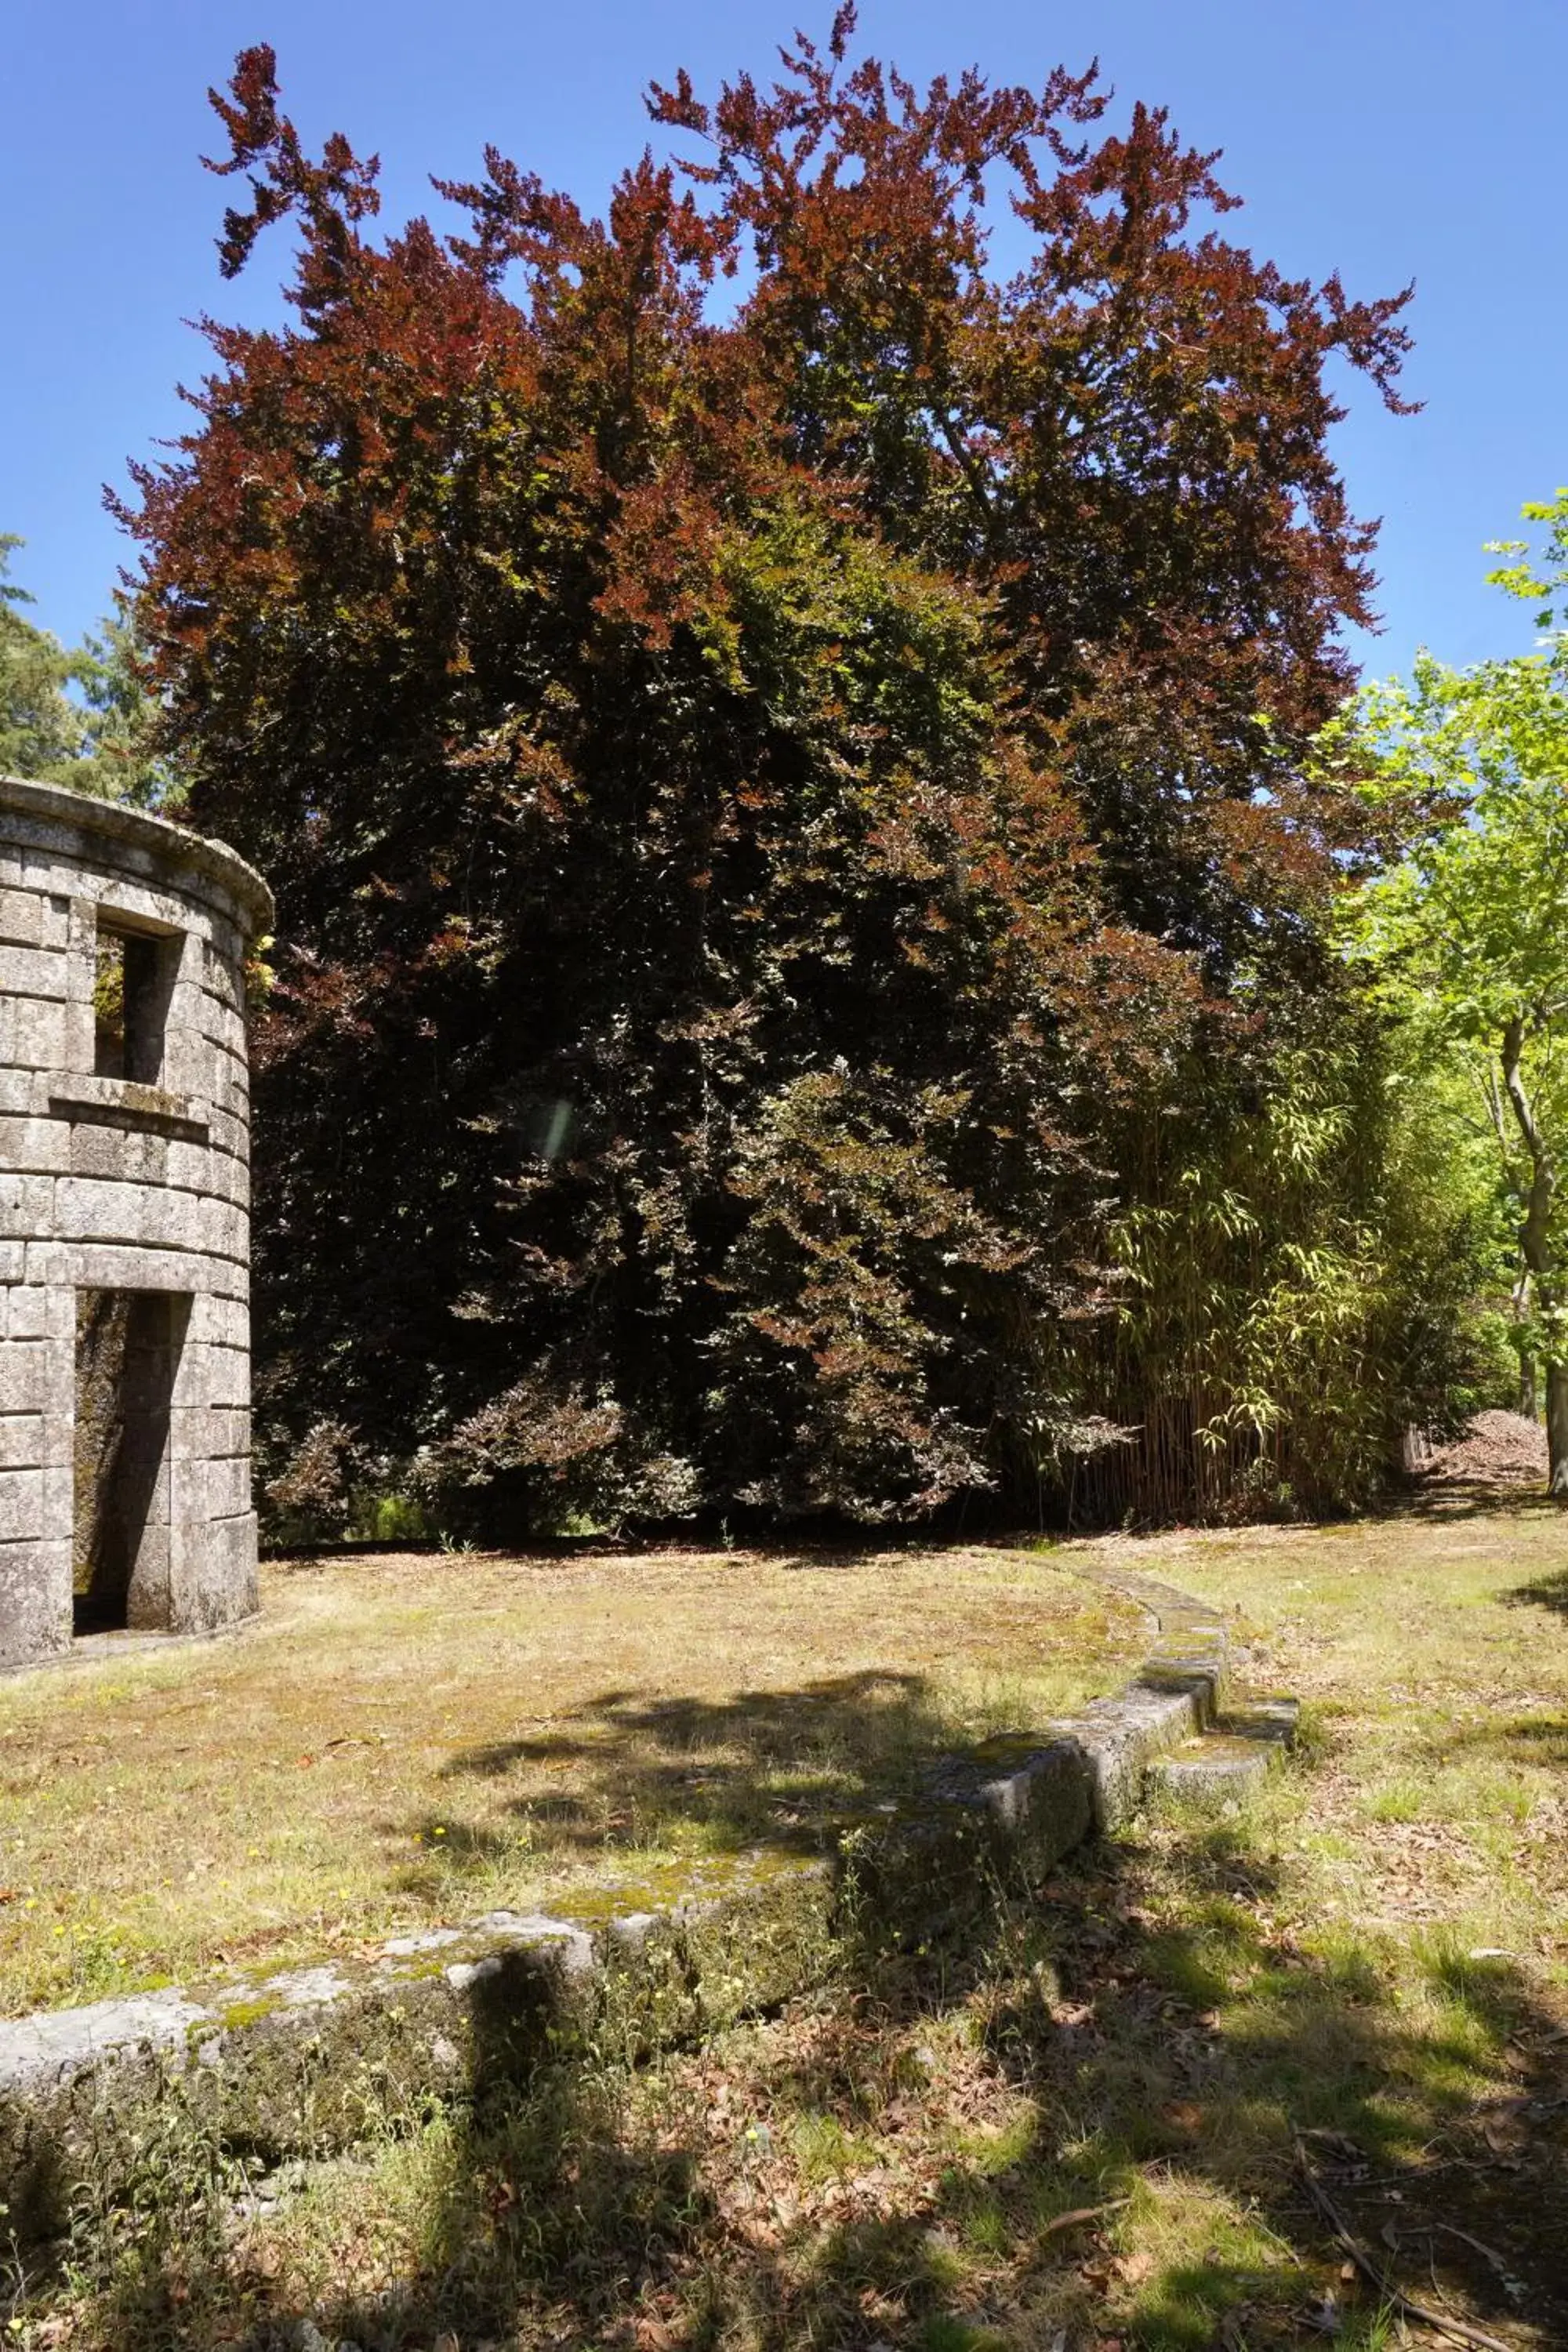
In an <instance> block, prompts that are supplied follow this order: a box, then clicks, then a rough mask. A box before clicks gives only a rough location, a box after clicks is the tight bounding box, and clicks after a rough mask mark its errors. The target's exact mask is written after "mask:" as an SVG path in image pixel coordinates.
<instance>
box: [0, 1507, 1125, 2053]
mask: <svg viewBox="0 0 1568 2352" xmlns="http://www.w3.org/2000/svg"><path fill="white" fill-rule="evenodd" d="M262 1596H263V1606H262V1615H261V1619H260V1621H259V1623H258V1625H257V1626H255V1627H254V1628H253V1629H252V1630H250V1631H248V1632H247V1633H242V1634H240V1635H238V1636H237V1637H236V1638H234V1639H232V1640H229V1641H226V1642H221V1643H203V1644H195V1645H191V1644H181V1645H177V1646H172V1647H171V1648H169V1649H168V1650H166V1651H159V1650H155V1649H151V1650H150V1649H146V1648H142V1649H136V1650H126V1651H123V1652H121V1653H118V1654H117V1653H116V1652H115V1651H114V1650H113V1649H112V1648H110V1650H109V1651H108V1652H107V1653H105V1654H101V1655H99V1656H94V1657H93V1658H92V1659H91V1660H90V1662H88V1663H83V1664H77V1665H73V1666H72V1667H70V1668H68V1669H66V1670H63V1671H62V1670H54V1671H50V1672H47V1673H40V1674H34V1675H26V1676H21V1677H16V1678H14V1679H12V1680H9V1681H4V1682H0V2014H10V2015H16V2014H19V2013H21V2012H23V2011H26V2010H28V2009H31V2008H34V2007H41V2006H45V2005H61V2004H64V2003H68V2002H71V2001H78V2000H96V1999H99V1998H100V1997H102V1996H104V1995H106V1994H109V1993H113V1992H119V1991H124V1990H141V1989H146V1988H148V1987H150V1986H151V1985H153V1984H156V1983H159V1982H169V1981H171V1980H179V1981H184V1980H187V1979H191V1978H193V1977H199V1976H202V1975H204V1974H207V1973H209V1972H211V1971H213V1970H215V1969H222V1968H223V1967H224V1966H225V1965H226V1964H228V1963H233V1964H236V1965H241V1964H243V1965H244V1966H246V1967H247V1968H248V1969H254V1968H255V1967H256V1966H258V1965H268V1964H275V1965H277V1966H279V1967H283V1966H287V1965H289V1964H290V1963H292V1962H294V1961H296V1960H300V1959H321V1958H332V1957H335V1956H348V1957H353V1956H354V1955H356V1954H357V1953H359V1952H361V1951H362V1950H364V1949H367V1948H369V1947H370V1946H372V1945H373V1944H374V1943H375V1942H376V1941H378V1940H379V1939H380V1938H381V1937H383V1936H384V1935H387V1934H390V1933H401V1932H406V1931H408V1930H411V1929H416V1928H418V1927H425V1926H428V1925H430V1924H432V1923H447V1922H454V1921H461V1920H464V1919H466V1918H469V1917H472V1916H476V1915H478V1914H480V1913H483V1912H486V1911H489V1910H495V1909H501V1908H507V1907H510V1908H513V1909H521V1910H528V1909H533V1908H539V1907H546V1908H551V1907H554V1908H561V1907H564V1908H568V1909H571V1908H574V1906H575V1908H576V1909H578V1910H583V1909H584V1907H585V1908H586V1909H587V1910H588V1911H590V1912H591V1911H592V1908H593V1904H594V1901H595V1893H596V1891H602V1890H603V1889H604V1888H605V1887H606V1886H609V1885H616V1886H624V1885H647V1886H651V1887H661V1886H662V1887H665V1888H669V1887H675V1888H676V1889H677V1891H679V1882H680V1880H681V1878H682V1876H683V1874H685V1873H686V1872H687V1871H688V1870H689V1867H690V1865H691V1864H694V1863H696V1862H699V1861H703V1860H710V1859H712V1858H713V1857H716V1856H723V1855H726V1854H733V1853H739V1852H741V1851H742V1850H749V1849H752V1848H755V1847H758V1846H761V1847H763V1848H771V1849H776V1850H778V1851H779V1852H781V1853H806V1852H811V1851H815V1850H816V1845H817V1843H818V1842H819V1838H820V1834H821V1825H822V1823H823V1822H824V1821H825V1820H826V1819H827V1818H829V1817H831V1816H834V1815H841V1814H844V1813H846V1812H851V1813H852V1812H855V1811H859V1810H862V1809H864V1808H865V1807H866V1806H867V1805H868V1804H872V1803H875V1802H876V1801H879V1800H881V1799H884V1798H886V1797H888V1796H889V1795H890V1794H893V1793H896V1792H897V1791H898V1790H900V1789H901V1788H902V1787H903V1786H904V1785H906V1784H907V1782H908V1780H909V1779H910V1774H911V1773H912V1772H913V1771H914V1770H915V1769H917V1767H918V1766H919V1765H920V1764H921V1763H923V1762H925V1761H926V1760H927V1759H929V1758H930V1757H931V1754H932V1753H933V1752H940V1751H941V1749H942V1748H945V1747H950V1746H952V1745H954V1744H958V1743H960V1742H963V1741H964V1740H967V1739H969V1738H973V1737H983V1736H984V1735H985V1734H987V1733H990V1732H993V1731H995V1730H998V1729H1016V1728H1017V1727H1021V1726H1034V1725H1037V1724H1039V1723H1041V1722H1043V1721H1046V1720H1048V1718H1049V1717H1050V1716H1051V1715H1052V1714H1053V1713H1057V1712H1059V1711H1061V1710H1063V1709H1065V1708H1068V1707H1070V1706H1074V1705H1076V1704H1078V1703H1079V1701H1081V1700H1082V1699H1083V1698H1085V1697H1086V1696H1090V1695H1092V1694H1094V1693H1096V1692H1100V1691H1103V1690H1106V1689H1109V1688H1111V1687H1114V1686H1115V1685H1116V1684H1117V1683H1118V1682H1119V1681H1120V1680H1121V1678H1122V1676H1123V1675H1125V1673H1126V1672H1127V1671H1128V1669H1129V1668H1130V1666H1131V1664H1133V1663H1134V1662H1135V1661H1136V1659H1137V1658H1138V1656H1139V1655H1140V1654H1141V1652H1142V1645H1143V1642H1144V1638H1145V1631H1146V1628H1145V1622H1144V1620H1143V1618H1142V1615H1141V1613H1140V1612H1139V1611H1138V1610H1136V1609H1135V1608H1134V1607H1132V1606H1131V1604H1129V1603H1127V1602H1126V1601H1121V1600H1119V1599H1117V1598H1116V1597H1115V1596H1113V1595H1110V1594H1108V1593H1106V1592H1104V1591H1101V1590H1100V1589H1099V1588H1097V1587H1096V1586H1095V1585H1094V1584H1093V1583H1092V1582H1088V1581H1085V1580H1082V1579H1081V1578H1080V1577H1079V1575H1078V1574H1077V1573H1075V1572H1074V1570H1072V1569H1070V1568H1068V1567H1065V1566H1063V1565H1062V1564H1061V1563H1060V1562H1059V1561H1058V1559H1056V1558H1055V1557H1054V1556H1052V1557H1041V1556H1032V1555H1030V1554H1028V1553H1026V1552H1024V1551H1017V1552H1005V1551H999V1550H977V1549H962V1548H952V1547H948V1548H944V1549H926V1550H916V1551H903V1552H899V1551H891V1550H887V1551H879V1550H873V1551H870V1552H866V1553H858V1554H856V1553H846V1554H843V1555H824V1554H815V1555H793V1554H790V1553H786V1552H772V1553H764V1554H759V1553H755V1552H751V1553H742V1552H738V1551H737V1552H727V1553H719V1554H700V1553H690V1552H670V1551H666V1552H656V1553H650V1554H645V1555H641V1556H637V1557H626V1556H609V1557H584V1558H577V1559H549V1560H543V1559H500V1558H495V1557H490V1556H443V1555H411V1554H401V1555H384V1556H378V1557H371V1558H366V1557H363V1556H360V1557H353V1558H339V1559H330V1560H323V1561H312V1562H309V1563H306V1562H300V1563H293V1564H290V1563H288V1562H279V1563H275V1564H273V1565H271V1566H270V1567H268V1568H266V1569H264V1570H263V1579H262ZM649 1907H654V1906H652V1905H651V1904H650V1906H649Z"/></svg>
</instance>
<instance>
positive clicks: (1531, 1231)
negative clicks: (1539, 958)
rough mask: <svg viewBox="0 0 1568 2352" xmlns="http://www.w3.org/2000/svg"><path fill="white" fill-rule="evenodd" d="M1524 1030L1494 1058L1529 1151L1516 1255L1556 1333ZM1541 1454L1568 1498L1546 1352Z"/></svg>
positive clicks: (1566, 1367)
mask: <svg viewBox="0 0 1568 2352" xmlns="http://www.w3.org/2000/svg"><path fill="white" fill-rule="evenodd" d="M1524 1035H1525V1024H1524V1022H1523V1019H1522V1018H1520V1019H1517V1020H1514V1021H1510V1022H1509V1023H1508V1024H1507V1025H1506V1026H1505V1028H1504V1030H1503V1033H1502V1035H1501V1036H1500V1039H1499V1040H1498V1049H1499V1059H1500V1062H1501V1064H1502V1081H1503V1087H1504V1089H1505V1091H1506V1093H1507V1095H1508V1098H1509V1102H1510V1106H1511V1108H1512V1110H1513V1116H1514V1122H1515V1124H1516V1126H1517V1127H1518V1129H1519V1131H1520V1134H1521V1137H1522V1139H1523V1141H1524V1148H1525V1150H1526V1152H1527V1153H1528V1154H1529V1157H1530V1190H1529V1192H1528V1193H1527V1194H1526V1196H1525V1204H1524V1223H1523V1224H1522V1225H1521V1227H1520V1229H1519V1247H1520V1255H1521V1257H1522V1258H1523V1260H1524V1263H1525V1265H1526V1267H1527V1268H1528V1270H1529V1273H1530V1276H1531V1279H1532V1281H1533V1284H1534V1288H1535V1297H1536V1300H1537V1303H1538V1305H1539V1306H1540V1308H1541V1311H1542V1317H1543V1318H1544V1320H1545V1323H1546V1327H1547V1329H1548V1330H1549V1331H1551V1332H1552V1333H1553V1334H1555V1332H1556V1329H1557V1319H1556V1317H1555V1315H1554V1313H1553V1309H1554V1308H1555V1307H1556V1306H1557V1304H1558V1298H1557V1286H1556V1283H1555V1281H1554V1279H1553V1276H1554V1274H1555V1268H1554V1267H1553V1265H1552V1200H1553V1197H1554V1195H1555V1193H1556V1191H1557V1170H1556V1167H1555V1164H1554V1162H1553V1160H1552V1152H1551V1150H1550V1148H1549V1146H1548V1144H1547V1140H1546V1136H1545V1134H1544V1132H1543V1130H1542V1127H1541V1124H1540V1122H1539V1121H1538V1119H1537V1118H1536V1116H1535V1107H1534V1105H1533V1104H1532V1103H1531V1099H1530V1095H1529V1091H1528V1089H1527V1088H1526V1087H1525V1083H1524V1074H1523V1071H1522V1069H1521V1062H1522V1059H1523V1055H1524ZM1546 1454H1547V1460H1548V1462H1549V1464H1550V1465H1551V1466H1550V1469H1549V1471H1548V1474H1547V1482H1546V1490H1547V1492H1548V1494H1549V1495H1551V1496H1553V1498H1554V1499H1555V1500H1556V1501H1558V1502H1562V1503H1568V1363H1563V1362H1561V1361H1559V1360H1556V1359H1555V1358H1551V1357H1549V1358H1548V1360H1547V1364H1546Z"/></svg>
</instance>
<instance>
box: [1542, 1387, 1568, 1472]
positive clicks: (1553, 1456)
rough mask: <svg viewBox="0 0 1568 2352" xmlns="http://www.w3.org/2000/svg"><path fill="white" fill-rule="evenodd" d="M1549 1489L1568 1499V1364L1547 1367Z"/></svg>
mask: <svg viewBox="0 0 1568 2352" xmlns="http://www.w3.org/2000/svg"><path fill="white" fill-rule="evenodd" d="M1546 1454H1547V1459H1548V1461H1549V1463H1550V1464H1551V1468H1550V1470H1549V1471H1548V1473H1547V1481H1546V1491H1547V1493H1548V1494H1549V1495H1550V1496H1552V1500H1553V1501H1554V1502H1558V1503H1568V1364H1559V1363H1549V1364H1548V1365H1547V1367H1546Z"/></svg>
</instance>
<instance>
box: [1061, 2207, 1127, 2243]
mask: <svg viewBox="0 0 1568 2352" xmlns="http://www.w3.org/2000/svg"><path fill="white" fill-rule="evenodd" d="M1130 2203H1131V2199H1130V2198H1127V2197H1111V2198H1108V2199H1107V2200H1106V2202H1105V2203H1104V2204H1103V2205H1075V2206H1074V2208H1073V2210H1072V2211H1071V2212H1070V2213H1058V2214H1056V2215H1055V2216H1054V2217H1053V2218H1052V2220H1050V2221H1047V2223H1046V2226H1045V2228H1044V2229H1043V2230H1042V2231H1040V2235H1041V2237H1042V2238H1051V2237H1054V2236H1055V2235H1056V2233H1057V2231H1058V2230H1078V2229H1081V2228H1082V2226H1083V2224H1084V2223H1085V2222H1086V2221H1099V2220H1100V2216H1101V2215H1102V2214H1104V2213H1114V2212H1115V2210H1116V2209H1117V2207H1118V2206H1119V2205H1127V2204H1130Z"/></svg>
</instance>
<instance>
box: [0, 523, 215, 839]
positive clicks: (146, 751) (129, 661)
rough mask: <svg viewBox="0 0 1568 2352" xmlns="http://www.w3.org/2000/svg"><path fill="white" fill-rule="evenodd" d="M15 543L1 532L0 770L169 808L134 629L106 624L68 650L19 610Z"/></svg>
mask: <svg viewBox="0 0 1568 2352" xmlns="http://www.w3.org/2000/svg"><path fill="white" fill-rule="evenodd" d="M21 545H22V541H21V540H19V539H18V538H17V537H16V535H15V533H13V532H0V775H6V776H22V777H25V778H32V779H36V780H37V782H41V783H57V784H69V785H71V786H73V787H74V789H75V790H76V791H78V792H84V793H97V794H98V795H99V796H100V798H102V799H105V800H126V801H134V802H137V803H140V804H142V805H143V806H148V805H159V806H163V805H167V804H169V803H171V801H172V800H173V799H174V790H173V773H172V771H171V769H170V766H169V763H168V761H167V760H166V758H165V757H164V755H163V752H162V751H159V749H158V748H157V746H156V744H155V742H154V740H153V738H154V734H155V731H156V711H155V709H154V706H153V700H152V698H151V697H150V695H149V692H148V689H147V686H146V682H145V677H144V675H143V671H142V664H141V661H140V658H139V656H138V653H137V648H136V644H135V639H134V635H133V633H132V629H131V628H130V626H129V625H127V623H126V622H125V621H124V620H123V619H119V620H114V621H109V622H106V623H105V624H104V633H103V635H102V637H101V638H93V637H89V639H88V640H87V642H86V644H85V645H82V646H75V647H73V648H68V647H67V646H62V645H61V643H60V641H59V639H58V637H55V636H52V635H50V634H49V632H48V631H47V629H40V628H37V627H36V626H35V625H34V624H33V623H32V622H30V621H29V620H27V619H26V617H25V615H24V614H23V613H22V611H21V609H20V608H21V607H22V606H23V605H24V604H31V603H32V601H33V599H32V598H31V596H30V595H29V594H28V593H27V591H26V589H25V588H22V587H20V586H18V585H17V583H16V582H15V581H14V580H12V579H10V578H9V577H8V576H7V574H8V572H9V568H10V557H11V554H12V551H13V550H15V549H16V548H18V547H20V546H21ZM73 689H74V691H73Z"/></svg>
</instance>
